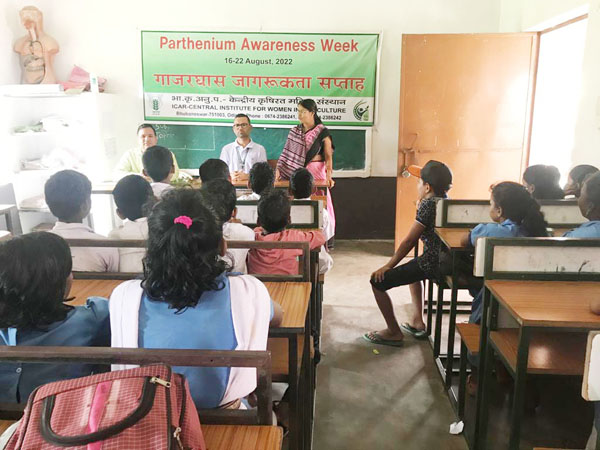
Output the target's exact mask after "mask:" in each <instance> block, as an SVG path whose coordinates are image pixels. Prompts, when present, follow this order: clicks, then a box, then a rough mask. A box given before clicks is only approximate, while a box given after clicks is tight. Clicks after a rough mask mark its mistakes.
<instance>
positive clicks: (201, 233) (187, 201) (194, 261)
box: [142, 189, 228, 312]
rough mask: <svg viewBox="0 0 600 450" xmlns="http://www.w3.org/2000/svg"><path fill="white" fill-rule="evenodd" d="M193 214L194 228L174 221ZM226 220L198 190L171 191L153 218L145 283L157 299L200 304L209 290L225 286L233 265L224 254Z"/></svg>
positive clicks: (183, 305)
mask: <svg viewBox="0 0 600 450" xmlns="http://www.w3.org/2000/svg"><path fill="white" fill-rule="evenodd" d="M179 216H187V217H189V218H190V219H192V224H191V226H190V228H189V229H187V227H186V226H185V225H184V224H181V223H174V220H175V219H176V218H177V217H179ZM222 238H223V231H222V227H221V223H220V222H219V221H218V220H217V218H216V217H215V215H214V213H213V212H211V210H210V209H209V208H208V207H207V206H205V204H204V201H203V196H202V194H201V193H200V192H198V191H196V190H193V189H175V190H172V191H170V192H168V193H167V194H165V195H164V196H163V197H162V198H161V201H160V202H158V203H157V204H156V205H155V206H154V208H153V210H152V213H151V214H150V216H149V217H148V252H147V254H146V257H145V258H144V280H143V283H142V286H143V287H144V290H145V292H146V294H147V295H148V296H149V297H150V298H152V299H153V300H157V301H162V302H166V303H169V305H170V306H171V308H174V309H177V312H180V311H182V310H184V309H185V308H187V307H195V306H196V305H197V304H198V302H199V301H200V297H201V296H202V294H203V293H204V292H205V291H213V290H220V289H223V287H224V285H223V283H219V282H218V281H217V277H218V276H219V275H221V274H222V273H223V272H224V271H225V270H227V269H228V266H227V264H226V263H225V262H224V261H223V260H222V259H221V258H220V254H219V248H220V245H221V241H222Z"/></svg>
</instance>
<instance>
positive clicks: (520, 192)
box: [492, 181, 548, 237]
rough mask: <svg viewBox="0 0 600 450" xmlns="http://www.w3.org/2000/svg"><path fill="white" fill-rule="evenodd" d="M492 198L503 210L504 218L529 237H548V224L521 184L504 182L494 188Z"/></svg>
mask: <svg viewBox="0 0 600 450" xmlns="http://www.w3.org/2000/svg"><path fill="white" fill-rule="evenodd" d="M492 198H493V199H494V202H496V205H498V206H499V207H500V208H502V216H503V217H505V218H506V219H510V220H512V221H513V222H515V223H516V224H517V225H519V226H520V227H521V228H522V229H523V231H524V234H525V235H527V236H529V237H545V236H548V231H547V227H548V224H547V223H546V221H545V220H544V214H543V213H542V211H540V204H539V203H538V202H537V201H535V199H534V198H533V197H532V196H531V194H530V193H529V192H527V189H526V188H525V187H524V186H522V185H520V184H519V183H513V182H512V181H504V182H502V183H498V184H496V185H494V186H492Z"/></svg>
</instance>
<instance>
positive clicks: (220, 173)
mask: <svg viewBox="0 0 600 450" xmlns="http://www.w3.org/2000/svg"><path fill="white" fill-rule="evenodd" d="M198 172H199V175H200V181H202V182H203V183H206V182H207V181H210V180H214V179H216V178H222V179H224V180H229V181H231V176H230V175H229V168H228V166H227V164H226V163H225V162H223V161H221V160H220V159H215V158H211V159H207V160H206V161H204V162H203V163H202V164H200V168H199V169H198Z"/></svg>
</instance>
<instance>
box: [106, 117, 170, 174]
mask: <svg viewBox="0 0 600 450" xmlns="http://www.w3.org/2000/svg"><path fill="white" fill-rule="evenodd" d="M137 137H138V146H137V147H135V148H132V149H129V150H127V151H126V152H125V153H124V154H123V156H121V159H120V160H119V162H118V163H117V167H116V168H115V173H114V176H115V178H116V179H121V178H123V177H124V176H125V175H129V174H132V173H133V174H137V175H141V174H142V169H143V168H144V166H143V164H142V155H143V154H144V152H145V151H146V150H147V149H149V148H150V147H152V146H154V145H156V144H157V143H158V137H157V136H156V130H155V129H154V127H153V126H152V125H150V124H149V123H143V124H141V125H140V126H139V127H138V129H137ZM171 156H172V157H173V165H174V166H175V171H174V174H173V178H175V179H177V178H179V175H180V173H179V166H178V165H177V159H176V158H175V155H173V153H171Z"/></svg>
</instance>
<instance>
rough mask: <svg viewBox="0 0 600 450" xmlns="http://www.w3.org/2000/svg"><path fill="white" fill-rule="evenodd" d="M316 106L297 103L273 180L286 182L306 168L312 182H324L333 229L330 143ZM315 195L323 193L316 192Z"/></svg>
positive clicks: (331, 144)
mask: <svg viewBox="0 0 600 450" xmlns="http://www.w3.org/2000/svg"><path fill="white" fill-rule="evenodd" d="M317 112H318V109H317V104H316V103H315V101H314V100H311V99H304V100H302V101H301V102H300V103H298V120H299V121H300V125H296V126H295V127H294V128H292V129H291V130H290V133H289V134H288V137H287V141H286V143H285V145H284V147H283V151H282V152H281V156H279V160H278V161H277V171H276V174H275V178H276V180H289V179H290V177H291V176H292V173H293V172H294V171H295V170H296V169H300V168H302V167H306V169H307V170H308V171H309V172H310V173H312V175H313V177H314V178H315V180H325V181H326V182H327V186H328V188H326V191H327V211H328V213H329V217H330V220H331V223H332V225H333V228H334V230H335V213H334V210H333V201H332V200H331V193H330V192H329V188H332V187H333V186H334V185H335V182H334V181H333V179H332V178H331V174H332V172H333V149H334V146H333V140H332V139H331V134H330V133H329V130H328V129H327V128H326V127H325V126H324V125H323V123H322V122H321V119H320V118H319V116H318V115H317ZM317 194H318V195H324V194H325V192H323V191H322V190H321V192H319V190H318V191H317Z"/></svg>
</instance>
